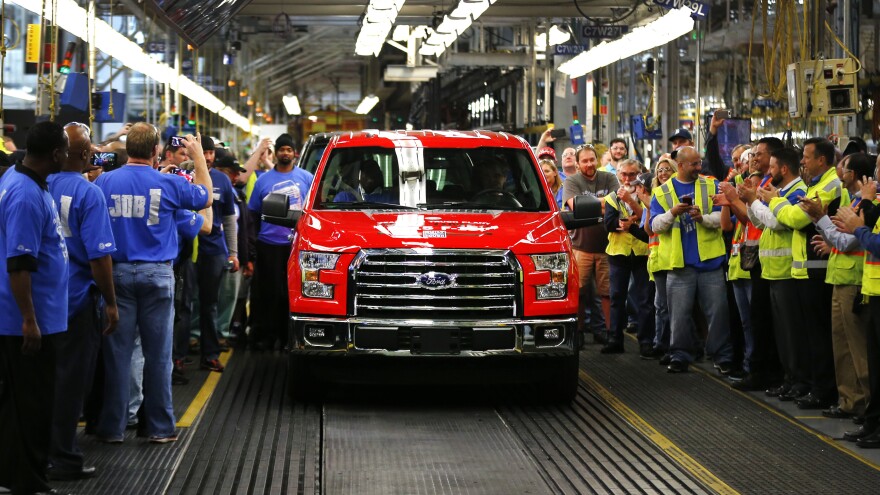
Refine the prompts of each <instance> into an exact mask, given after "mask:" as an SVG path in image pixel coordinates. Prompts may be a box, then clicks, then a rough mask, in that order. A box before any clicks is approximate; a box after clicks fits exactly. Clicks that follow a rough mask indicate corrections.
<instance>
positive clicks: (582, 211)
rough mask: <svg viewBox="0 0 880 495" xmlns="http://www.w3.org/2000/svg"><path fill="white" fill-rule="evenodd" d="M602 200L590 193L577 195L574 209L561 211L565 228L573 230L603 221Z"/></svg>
mask: <svg viewBox="0 0 880 495" xmlns="http://www.w3.org/2000/svg"><path fill="white" fill-rule="evenodd" d="M602 201H603V200H601V199H598V198H594V197H593V196H590V195H588V194H581V195H578V196H575V197H574V210H572V211H563V212H561V213H560V215H562V223H564V224H565V228H566V229H568V230H572V229H579V228H581V227H589V226H590V225H598V224H600V223H602V219H603V215H602Z"/></svg>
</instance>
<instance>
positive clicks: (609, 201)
mask: <svg viewBox="0 0 880 495" xmlns="http://www.w3.org/2000/svg"><path fill="white" fill-rule="evenodd" d="M605 204H606V205H607V206H610V207H611V208H614V209H615V210H617V213H618V215H620V218H623V219H626V218H629V215H630V214H629V210H627V209H626V205H624V204H623V203H621V201H620V198H618V197H617V193H616V192H613V193H611V194H609V195H607V196H605ZM605 254H608V255H609V256H616V255H623V256H629V255H630V254H634V255H636V256H647V255H648V244H646V243H645V242H643V241H640V240H639V239H636V238H635V236H633V235H632V234H630V233H629V232H609V233H608V247H606V248H605Z"/></svg>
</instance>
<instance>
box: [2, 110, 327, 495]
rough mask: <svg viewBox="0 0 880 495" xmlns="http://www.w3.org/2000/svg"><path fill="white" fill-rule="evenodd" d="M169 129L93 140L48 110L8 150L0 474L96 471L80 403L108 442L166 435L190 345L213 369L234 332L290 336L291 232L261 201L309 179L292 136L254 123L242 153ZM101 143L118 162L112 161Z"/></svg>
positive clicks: (29, 479) (14, 480)
mask: <svg viewBox="0 0 880 495" xmlns="http://www.w3.org/2000/svg"><path fill="white" fill-rule="evenodd" d="M167 141H168V142H167V143H165V144H164V147H163V146H162V144H161V142H162V136H161V134H160V132H159V130H158V129H157V128H156V127H155V126H153V125H152V124H149V123H145V122H140V123H136V124H133V125H132V124H129V125H126V126H125V127H124V128H123V129H122V131H120V132H119V133H117V134H115V135H114V136H112V137H111V139H110V140H109V142H104V143H100V144H97V143H92V141H91V135H90V129H89V127H88V126H86V125H84V124H80V123H76V122H72V123H69V124H67V125H66V126H62V125H60V124H57V123H54V122H41V123H38V124H36V125H34V126H33V127H32V128H31V129H30V130H29V132H28V135H27V143H26V149H25V150H24V151H21V152H16V153H17V154H18V155H17V156H13V157H12V159H11V160H10V159H9V158H10V157H7V156H6V155H5V154H3V156H4V157H5V158H7V164H6V165H5V166H4V167H3V169H2V170H0V172H2V177H0V245H2V246H3V248H4V250H5V253H4V254H5V256H2V257H0V259H2V261H0V263H2V264H3V265H4V266H0V307H2V309H3V311H4V314H6V315H7V317H6V318H4V319H3V321H2V322H0V443H2V444H3V446H4V448H3V449H0V487H3V488H5V489H8V490H10V491H11V493H15V494H19V493H22V494H31V493H56V492H55V491H53V490H52V488H51V487H50V485H49V482H50V481H52V480H76V479H83V478H89V477H92V476H94V475H95V474H96V472H97V470H96V468H95V467H94V466H91V465H89V464H88V463H87V462H85V459H84V455H83V452H82V449H80V448H79V446H78V445H77V425H78V423H79V422H80V421H81V420H82V419H85V421H86V433H89V434H93V435H95V436H96V438H97V439H98V440H99V441H101V442H104V443H109V444H118V443H122V442H124V441H125V438H126V434H125V432H126V430H127V429H137V436H139V437H144V438H145V439H146V441H147V442H148V443H153V444H165V443H169V442H174V441H176V440H177V435H178V433H177V430H176V426H175V425H176V418H175V414H174V410H173V407H172V400H171V399H172V384H186V383H187V381H188V377H187V376H186V375H187V370H188V367H187V365H188V364H189V365H195V364H196V362H195V360H194V358H195V357H196V356H198V363H197V364H198V366H199V367H200V368H202V369H204V370H209V371H210V372H218V373H219V372H223V370H224V365H223V364H222V362H221V360H220V354H221V353H222V352H224V351H225V350H228V348H229V346H230V345H234V344H235V343H239V344H242V345H244V344H245V343H247V344H249V345H250V346H251V347H252V348H254V349H267V348H274V347H275V346H283V345H284V343H285V341H286V335H285V329H286V328H287V325H286V321H287V318H288V313H289V311H288V308H287V300H286V295H287V290H286V283H287V278H286V270H285V268H286V264H287V258H288V255H289V252H290V240H289V238H288V236H289V231H288V230H286V229H284V228H282V227H278V226H274V225H269V224H261V223H260V221H259V219H260V216H259V211H260V208H261V202H262V198H263V197H264V196H265V195H267V194H268V193H270V192H283V193H287V194H288V195H290V196H291V197H293V198H294V201H301V198H302V197H303V196H304V195H305V193H306V192H307V191H308V189H309V187H310V186H311V182H312V176H311V174H310V173H308V172H306V171H304V170H302V169H299V168H296V167H295V150H294V146H295V143H294V140H293V138H292V137H291V136H289V135H287V134H282V135H281V136H280V137H278V139H277V140H276V141H275V142H274V150H273V149H272V144H273V143H272V142H271V141H270V140H268V139H264V140H263V141H261V142H260V143H259V145H258V146H256V147H255V148H256V149H255V151H254V153H253V154H252V155H251V157H250V158H249V159H248V161H247V162H246V163H245V166H242V165H240V164H239V162H238V161H237V160H236V159H235V156H234V154H233V153H232V152H231V151H230V150H229V149H227V148H226V147H225V146H223V145H222V143H219V142H215V140H213V139H212V138H210V137H201V136H199V135H198V134H196V135H187V136H169V139H167ZM95 153H115V154H116V158H117V160H116V162H117V163H121V164H123V165H122V166H118V167H114V169H113V170H110V169H109V168H110V167H109V166H107V169H106V170H105V169H104V168H103V167H101V166H100V163H101V162H100V161H97V162H96V161H95V160H93V159H92V158H93V156H95ZM111 163H113V160H110V161H105V162H104V164H105V165H107V164H111ZM250 294H252V295H253V297H252V299H251V301H252V305H253V311H251V312H248V311H246V309H245V308H246V301H247V298H248V296H249V295H250ZM249 315H251V318H252V319H251V320H249V319H248V318H249ZM248 327H249V328H250V329H251V330H250V333H249V334H247V333H245V329H246V328H248ZM191 356H192V357H191Z"/></svg>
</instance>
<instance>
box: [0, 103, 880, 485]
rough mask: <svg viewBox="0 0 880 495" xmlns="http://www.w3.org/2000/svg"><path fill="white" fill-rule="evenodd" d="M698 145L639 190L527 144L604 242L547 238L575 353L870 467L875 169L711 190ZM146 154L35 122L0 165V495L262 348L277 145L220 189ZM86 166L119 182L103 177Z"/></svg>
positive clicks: (810, 171) (277, 263) (217, 174)
mask: <svg viewBox="0 0 880 495" xmlns="http://www.w3.org/2000/svg"><path fill="white" fill-rule="evenodd" d="M722 125H723V119H721V118H720V117H717V116H716V117H715V118H713V119H712V123H711V126H710V128H709V136H708V140H707V143H706V150H705V156H701V154H700V153H699V151H698V150H697V149H695V148H694V146H693V140H692V137H691V134H690V133H689V131H687V130H686V129H681V130H678V131H676V132H675V133H674V134H673V136H671V138H670V140H669V141H670V144H671V146H672V151H671V152H670V153H667V154H664V155H662V156H660V157H659V159H658V160H657V161H656V163H655V164H654V169H653V171H648V170H647V169H646V168H645V167H644V166H643V164H642V163H640V162H639V161H638V160H635V159H632V158H630V157H629V156H628V155H629V153H628V149H627V148H628V146H627V143H626V141H625V140H622V139H614V140H612V141H611V142H610V143H608V146H607V153H605V152H600V151H599V150H598V149H597V147H595V146H591V145H585V146H580V147H577V148H574V147H569V148H564V149H563V150H561V152H560V153H559V160H558V161H557V150H556V149H554V147H553V145H554V143H553V138H552V136H551V135H550V133H549V132H547V133H545V134H544V135H542V136H541V142H540V143H539V146H538V150H537V153H536V155H537V158H538V160H539V162H538V163H539V165H540V167H541V170H542V172H543V174H544V177H545V179H546V181H547V184H548V186H549V188H550V191H551V192H552V193H553V195H554V197H555V199H556V201H557V204H558V205H559V206H560V207H569V206H570V205H571V201H572V199H573V198H574V197H575V196H578V195H582V194H589V195H591V196H594V197H596V198H598V199H600V200H601V201H602V205H603V211H604V222H602V223H601V224H598V225H594V226H590V227H584V228H580V229H575V230H574V231H572V233H571V241H572V246H573V260H572V261H573V263H575V264H576V266H577V272H578V277H579V280H578V282H579V287H580V291H579V300H580V308H581V311H579V315H578V329H579V331H580V332H582V334H583V335H585V336H592V341H593V342H595V343H598V344H600V345H601V346H602V347H601V353H602V354H618V353H622V352H625V345H624V342H625V340H626V339H625V335H624V334H625V333H627V332H629V333H633V334H635V339H636V341H637V342H638V352H639V355H640V356H641V357H642V358H644V359H646V360H658V361H659V362H660V363H661V364H662V365H663V366H665V367H666V370H667V371H668V372H669V373H684V372H687V371H688V368H689V366H690V365H691V364H692V363H693V362H694V361H696V360H700V359H709V360H711V362H712V363H713V364H714V366H715V368H716V369H717V370H718V372H719V373H721V374H722V375H724V376H726V377H727V378H728V379H729V380H730V382H731V385H732V386H733V387H735V388H738V389H743V390H763V391H764V392H765V393H766V394H767V395H768V396H772V397H778V399H779V400H781V401H794V402H795V403H796V404H797V406H798V407H800V408H802V409H821V410H822V414H823V415H825V416H828V417H832V418H852V420H853V421H854V422H856V424H857V425H859V428H858V429H854V430H853V431H850V432H847V433H846V435H845V438H846V439H847V440H851V441H854V442H856V444H857V445H858V446H860V447H865V448H872V447H878V446H880V261H878V260H880V222H878V221H877V219H878V217H880V208H878V207H877V205H878V204H880V201H878V200H877V197H878V189H877V187H878V186H877V182H876V181H875V180H874V178H875V177H876V176H877V174H878V170H877V169H878V167H880V161H878V159H877V157H875V156H872V155H869V154H868V153H867V147H866V146H865V145H864V142H862V141H859V140H857V139H855V140H852V141H851V143H850V146H848V147H847V148H846V149H844V150H842V151H841V150H838V149H836V148H835V145H834V144H833V143H831V142H830V141H828V140H827V139H825V138H812V139H808V140H806V141H805V142H804V143H803V148H796V147H793V146H786V144H785V143H783V142H782V141H781V140H779V139H777V138H774V137H765V138H762V139H760V140H758V141H757V142H755V143H742V145H740V146H737V147H736V148H734V149H733V151H732V153H731V157H730V158H731V162H732V163H733V164H734V166H733V167H728V166H727V165H725V163H724V160H722V157H721V152H720V148H719V144H718V140H717V137H716V135H717V131H718V129H719V128H720V126H722ZM162 141H163V139H162V135H161V133H160V132H159V130H158V129H157V128H156V127H155V126H153V125H151V124H149V123H144V122H140V123H136V124H133V125H126V126H125V127H124V129H123V130H122V131H121V132H119V133H118V134H117V135H114V136H112V139H111V140H110V141H109V142H104V143H100V144H96V143H92V141H91V136H90V130H89V127H88V126H86V125H84V124H80V123H76V122H72V123H69V124H67V125H66V126H62V125H59V124H57V123H52V122H42V123H39V124H36V125H35V126H33V127H32V128H31V129H30V131H29V132H28V136H27V143H26V149H25V150H24V151H17V152H16V153H17V154H18V155H17V157H16V156H14V157H12V159H11V160H9V157H6V156H5V155H3V157H0V158H7V160H9V161H8V163H14V165H6V166H4V168H3V169H2V172H3V175H2V178H0V245H2V246H3V248H4V250H5V256H2V257H0V259H2V261H0V264H2V266H0V311H2V312H3V313H4V314H6V315H7V317H6V318H4V319H3V321H2V322H0V439H2V443H3V445H4V446H5V448H3V449H0V487H7V488H9V489H11V491H12V492H13V493H40V492H49V491H50V490H51V488H50V485H49V481H51V480H72V479H81V478H88V477H91V476H94V475H95V473H96V469H95V467H94V466H91V465H89V464H88V463H87V462H85V459H84V455H83V452H82V450H81V449H80V448H79V446H78V445H77V440H76V438H77V424H78V422H79V421H80V420H81V419H82V417H83V416H84V418H85V420H86V425H87V426H86V431H87V433H91V434H94V435H96V438H97V439H98V440H100V441H102V442H106V443H111V444H114V443H122V442H124V441H125V439H126V434H125V431H126V429H133V428H136V429H137V430H138V436H142V437H145V438H146V440H147V441H148V442H149V443H155V444H164V443H168V442H174V441H176V440H177V430H176V429H175V423H176V418H175V415H174V411H173V408H172V401H171V397H172V385H173V384H186V383H187V381H188V376H187V374H188V370H189V369H190V368H191V366H194V365H196V364H197V365H198V366H199V367H201V368H202V369H204V370H209V371H210V372H217V373H219V372H223V370H224V365H223V363H222V362H221V359H220V355H221V354H222V353H223V352H224V351H225V350H227V349H228V348H229V346H230V345H235V344H236V343H238V344H244V343H245V342H246V343H247V345H249V346H250V347H251V348H252V349H254V350H263V349H273V348H276V347H281V346H283V345H284V343H285V341H286V335H285V333H286V329H287V320H288V317H289V309H288V304H287V278H286V269H285V267H286V264H287V260H288V257H289V253H290V238H289V234H290V232H289V230H288V229H287V228H284V227H280V226H276V225H271V224H268V223H262V222H260V215H259V211H260V209H261V206H262V200H263V198H264V197H265V196H266V195H267V194H269V193H272V192H280V193H285V194H287V195H288V196H289V197H290V198H291V201H292V203H294V204H293V205H292V206H301V201H302V198H303V197H304V196H305V194H306V193H307V191H308V189H309V188H310V186H311V183H312V179H313V177H312V175H311V174H310V173H309V172H307V171H305V170H303V169H301V168H298V167H296V166H295V165H296V151H295V143H294V140H293V139H292V138H291V137H290V136H289V135H287V134H283V135H281V136H280V137H278V138H277V139H276V140H275V142H274V143H273V142H271V141H270V140H268V139H264V140H262V141H260V142H259V143H258V144H257V145H256V146H255V149H254V151H253V153H252V154H251V155H250V157H249V159H248V160H247V161H246V162H245V163H244V165H242V164H240V163H239V162H238V161H237V160H236V157H235V154H234V153H233V152H232V151H231V150H229V149H228V148H226V147H225V146H224V145H223V143H220V142H216V141H215V140H213V139H211V138H209V137H200V136H199V135H198V134H196V135H187V136H173V137H171V138H170V139H167V143H165V144H164V145H163V144H162ZM273 144H274V147H273ZM603 147H604V146H603ZM95 152H102V153H103V152H112V153H116V154H117V161H118V163H122V164H124V165H123V166H120V167H118V168H116V169H115V170H112V171H105V170H104V169H103V168H102V167H99V166H96V165H95V164H94V162H93V160H92V157H93V155H94V153H95ZM248 300H249V301H250V305H251V307H250V311H247V310H246V305H247V301H248ZM247 328H249V329H250V330H249V332H247V333H246V332H245V329H247ZM584 340H586V338H585V339H584ZM196 359H197V360H198V361H197V362H196Z"/></svg>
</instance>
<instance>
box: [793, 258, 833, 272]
mask: <svg viewBox="0 0 880 495" xmlns="http://www.w3.org/2000/svg"><path fill="white" fill-rule="evenodd" d="M791 267H792V268H794V269H796V270H797V269H802V268H809V269H814V268H819V269H822V268H828V260H807V261H792V262H791Z"/></svg>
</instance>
